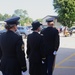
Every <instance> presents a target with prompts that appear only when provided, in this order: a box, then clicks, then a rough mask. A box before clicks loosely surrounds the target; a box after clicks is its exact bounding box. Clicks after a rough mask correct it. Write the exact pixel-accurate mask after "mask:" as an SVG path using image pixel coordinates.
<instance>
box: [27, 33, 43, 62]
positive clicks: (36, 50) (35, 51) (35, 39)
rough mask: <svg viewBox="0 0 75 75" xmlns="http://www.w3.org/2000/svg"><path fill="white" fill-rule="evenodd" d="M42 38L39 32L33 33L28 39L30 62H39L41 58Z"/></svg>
mask: <svg viewBox="0 0 75 75" xmlns="http://www.w3.org/2000/svg"><path fill="white" fill-rule="evenodd" d="M41 41H42V40H41V36H40V34H38V33H37V32H33V33H32V34H30V35H29V36H28V39H27V54H28V56H29V59H30V61H32V62H39V60H40V58H41V57H40V56H41V49H40V48H41V45H40V44H41Z"/></svg>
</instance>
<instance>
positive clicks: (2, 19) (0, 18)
mask: <svg viewBox="0 0 75 75" xmlns="http://www.w3.org/2000/svg"><path fill="white" fill-rule="evenodd" d="M10 17H11V15H8V14H4V15H2V14H0V21H4V20H6V19H7V18H10Z"/></svg>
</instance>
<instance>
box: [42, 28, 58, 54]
mask: <svg viewBox="0 0 75 75" xmlns="http://www.w3.org/2000/svg"><path fill="white" fill-rule="evenodd" d="M41 35H42V37H43V44H44V49H45V53H46V54H53V52H54V51H57V50H58V48H59V32H58V30H57V29H56V28H53V27H47V28H45V29H43V30H42V31H41Z"/></svg>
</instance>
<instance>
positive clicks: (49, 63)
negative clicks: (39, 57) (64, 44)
mask: <svg viewBox="0 0 75 75" xmlns="http://www.w3.org/2000/svg"><path fill="white" fill-rule="evenodd" d="M53 20H54V18H48V19H47V20H46V22H47V24H48V27H47V28H45V29H43V30H42V31H41V35H43V43H44V50H45V53H46V54H45V55H46V62H45V63H44V65H43V66H44V67H43V73H44V74H43V75H52V72H53V69H54V63H55V56H56V52H57V51H58V48H59V32H58V30H57V29H56V28H54V27H53V26H54V22H53Z"/></svg>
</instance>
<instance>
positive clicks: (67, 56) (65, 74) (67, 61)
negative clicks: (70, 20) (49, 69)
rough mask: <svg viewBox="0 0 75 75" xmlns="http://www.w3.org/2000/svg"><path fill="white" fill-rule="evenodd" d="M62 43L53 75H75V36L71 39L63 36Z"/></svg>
mask: <svg viewBox="0 0 75 75" xmlns="http://www.w3.org/2000/svg"><path fill="white" fill-rule="evenodd" d="M60 41H61V43H60V48H59V51H58V55H57V56H56V66H55V69H54V74H53V75H75V34H74V35H73V36H71V37H63V35H61V38H60Z"/></svg>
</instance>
